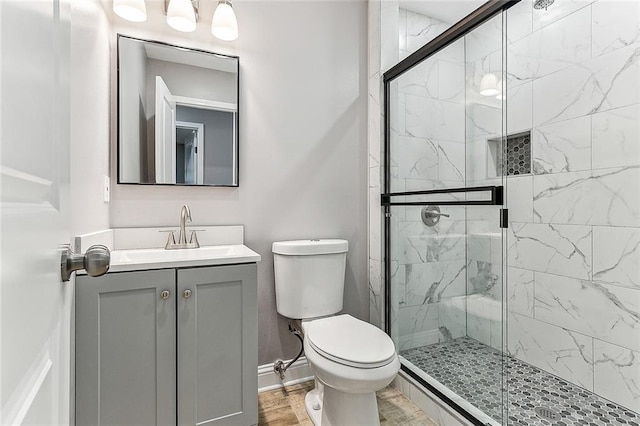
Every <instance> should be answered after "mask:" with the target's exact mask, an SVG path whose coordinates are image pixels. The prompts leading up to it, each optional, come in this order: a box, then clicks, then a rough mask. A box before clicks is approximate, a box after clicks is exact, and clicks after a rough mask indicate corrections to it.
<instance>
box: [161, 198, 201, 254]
mask: <svg viewBox="0 0 640 426" xmlns="http://www.w3.org/2000/svg"><path fill="white" fill-rule="evenodd" d="M190 222H191V209H189V206H187V205H184V206H182V210H180V232H179V233H178V242H177V243H176V237H175V235H174V234H173V232H174V231H170V232H169V238H167V244H166V245H165V246H164V248H165V249H166V250H175V249H190V248H198V247H200V243H198V236H197V235H196V231H191V237H190V238H189V242H187V231H186V229H185V224H186V223H190Z"/></svg>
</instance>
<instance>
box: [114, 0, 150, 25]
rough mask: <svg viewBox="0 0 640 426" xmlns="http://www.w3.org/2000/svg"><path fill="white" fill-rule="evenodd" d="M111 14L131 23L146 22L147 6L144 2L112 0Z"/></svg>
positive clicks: (139, 0)
mask: <svg viewBox="0 0 640 426" xmlns="http://www.w3.org/2000/svg"><path fill="white" fill-rule="evenodd" d="M113 12H114V13H115V14H116V15H118V16H119V17H121V18H122V19H126V20H127V21H131V22H144V21H146V20H147V6H146V5H145V4H144V0H113Z"/></svg>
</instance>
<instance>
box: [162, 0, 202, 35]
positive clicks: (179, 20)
mask: <svg viewBox="0 0 640 426" xmlns="http://www.w3.org/2000/svg"><path fill="white" fill-rule="evenodd" d="M197 14H198V4H197V1H196V2H192V1H191V0H170V1H169V4H168V5H167V24H169V26H170V27H171V28H173V29H174V30H178V31H182V32H185V33H190V32H192V31H195V30H196V22H197V21H198V19H197Z"/></svg>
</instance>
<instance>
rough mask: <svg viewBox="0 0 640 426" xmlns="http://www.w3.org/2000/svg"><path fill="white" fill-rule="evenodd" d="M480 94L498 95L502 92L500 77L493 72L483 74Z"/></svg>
mask: <svg viewBox="0 0 640 426" xmlns="http://www.w3.org/2000/svg"><path fill="white" fill-rule="evenodd" d="M480 94H481V95H482V96H497V95H499V94H500V90H499V89H498V77H496V75H495V74H493V73H488V74H485V75H484V76H482V80H481V81H480Z"/></svg>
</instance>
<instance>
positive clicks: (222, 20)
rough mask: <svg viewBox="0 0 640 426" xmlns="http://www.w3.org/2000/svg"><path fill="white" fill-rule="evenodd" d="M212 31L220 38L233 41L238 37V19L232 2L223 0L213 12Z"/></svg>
mask: <svg viewBox="0 0 640 426" xmlns="http://www.w3.org/2000/svg"><path fill="white" fill-rule="evenodd" d="M211 33H212V34H213V35H214V36H216V37H217V38H219V39H220V40H225V41H232V40H235V39H237V38H238V20H237V19H236V14H235V12H234V11H233V7H231V2H230V1H227V0H221V1H220V2H219V3H218V7H216V11H215V12H214V13H213V21H211Z"/></svg>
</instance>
